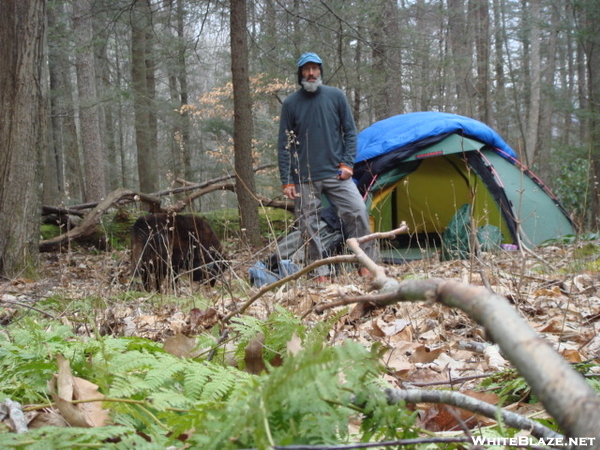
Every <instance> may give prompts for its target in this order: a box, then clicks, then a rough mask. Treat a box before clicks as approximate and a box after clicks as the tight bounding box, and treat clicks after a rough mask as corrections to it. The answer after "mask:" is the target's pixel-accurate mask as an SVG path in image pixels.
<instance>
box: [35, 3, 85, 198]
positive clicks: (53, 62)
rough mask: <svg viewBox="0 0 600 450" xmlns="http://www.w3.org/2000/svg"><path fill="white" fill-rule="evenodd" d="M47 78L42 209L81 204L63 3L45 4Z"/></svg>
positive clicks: (67, 38) (66, 29)
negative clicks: (47, 122)
mask: <svg viewBox="0 0 600 450" xmlns="http://www.w3.org/2000/svg"><path fill="white" fill-rule="evenodd" d="M46 17H47V19H48V30H49V33H48V34H49V36H48V38H47V40H48V76H49V80H50V95H49V107H50V120H51V123H50V128H51V130H50V131H51V133H50V135H51V136H50V139H49V142H50V145H49V146H48V155H47V157H46V169H45V170H44V194H43V202H44V204H45V205H52V204H54V205H58V204H60V203H62V202H63V201H65V202H66V201H69V200H70V199H72V200H74V201H76V202H80V203H81V202H82V201H83V172H82V165H81V159H80V157H79V146H78V144H77V125H76V124H75V111H74V103H73V93H74V92H75V89H74V87H73V83H72V81H71V76H70V75H71V72H70V71H71V66H72V63H71V60H70V58H69V55H70V53H71V51H70V50H71V48H70V42H71V40H72V39H71V38H72V35H71V33H70V29H69V27H68V24H69V23H70V21H69V20H67V18H68V16H67V14H66V13H65V11H64V5H63V3H62V2H57V1H53V2H48V4H47V9H46Z"/></svg>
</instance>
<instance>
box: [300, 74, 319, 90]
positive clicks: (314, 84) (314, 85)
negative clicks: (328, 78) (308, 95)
mask: <svg viewBox="0 0 600 450" xmlns="http://www.w3.org/2000/svg"><path fill="white" fill-rule="evenodd" d="M322 84H323V79H322V78H321V77H319V78H317V79H316V81H306V79H303V80H302V86H303V87H304V89H306V91H307V92H316V90H317V89H319V86H321V85H322Z"/></svg>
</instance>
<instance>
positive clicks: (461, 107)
mask: <svg viewBox="0 0 600 450" xmlns="http://www.w3.org/2000/svg"><path fill="white" fill-rule="evenodd" d="M448 9H449V11H450V15H449V17H448V39H449V45H450V51H451V68H452V70H453V72H454V74H453V76H454V80H455V87H456V91H455V98H454V99H453V101H451V104H453V105H455V108H456V112H457V113H458V114H462V115H465V116H468V117H473V107H472V105H471V100H470V99H471V98H473V97H474V86H473V76H472V69H473V62H472V54H473V52H472V50H471V44H472V40H471V39H470V36H471V33H470V27H469V26H468V25H467V12H466V10H465V2H464V0H448Z"/></svg>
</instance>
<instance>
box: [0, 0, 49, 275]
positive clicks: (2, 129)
mask: <svg viewBox="0 0 600 450" xmlns="http://www.w3.org/2000/svg"><path fill="white" fill-rule="evenodd" d="M45 12H46V2H41V1H38V0H4V1H2V2H0V60H1V61H2V65H1V66H0V105H2V108H0V171H1V172H0V229H1V230H2V233H0V276H5V277H15V276H18V275H21V274H23V273H24V272H27V271H32V270H35V269H36V267H37V264H38V260H39V252H38V242H39V236H40V222H39V221H40V211H41V189H40V182H41V171H42V167H41V161H42V156H43V155H45V154H46V145H47V139H46V138H47V136H46V129H47V126H46V120H47V119H46V101H45V94H46V92H45V81H46V76H45V74H44V68H45V64H44V48H43V45H44V33H45ZM26 275H27V274H26ZM29 275H31V273H30V274H29Z"/></svg>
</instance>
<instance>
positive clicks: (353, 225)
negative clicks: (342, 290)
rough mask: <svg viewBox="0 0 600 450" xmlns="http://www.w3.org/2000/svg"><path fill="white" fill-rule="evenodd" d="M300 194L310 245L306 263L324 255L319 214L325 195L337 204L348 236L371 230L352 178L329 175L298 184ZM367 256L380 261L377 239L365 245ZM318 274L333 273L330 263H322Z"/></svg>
mask: <svg viewBox="0 0 600 450" xmlns="http://www.w3.org/2000/svg"><path fill="white" fill-rule="evenodd" d="M296 192H298V193H299V194H300V197H298V198H296V200H295V211H296V217H297V218H298V224H299V226H300V231H302V233H303V238H304V241H305V242H306V243H307V244H308V245H307V255H306V263H307V264H310V263H312V262H314V261H316V260H318V259H321V258H322V257H323V255H324V252H325V249H324V247H323V243H322V242H321V238H320V236H319V216H318V211H319V209H320V208H321V195H322V194H324V195H325V196H326V197H327V199H328V200H329V201H330V202H331V203H332V204H333V206H335V207H336V209H337V212H338V215H339V217H340V219H341V220H342V223H343V224H344V226H345V228H346V231H347V233H348V237H362V236H365V235H367V234H370V233H371V229H370V226H369V216H368V214H367V208H366V206H365V203H364V202H363V199H362V198H361V196H360V193H359V192H358V188H357V187H356V185H355V184H354V182H353V181H352V179H348V180H338V179H337V178H326V179H324V180H319V181H312V182H310V183H302V184H299V185H296ZM361 247H362V248H363V250H364V251H365V253H366V254H367V256H369V257H370V258H371V259H372V260H373V261H375V262H377V261H378V259H379V258H378V252H377V245H376V244H375V242H374V241H370V242H367V243H365V244H363V245H362V246H361ZM315 273H316V275H319V276H320V275H327V274H329V267H327V266H321V267H319V268H318V269H317V270H315Z"/></svg>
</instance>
